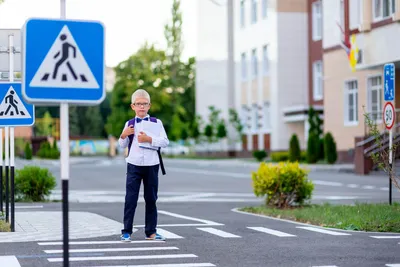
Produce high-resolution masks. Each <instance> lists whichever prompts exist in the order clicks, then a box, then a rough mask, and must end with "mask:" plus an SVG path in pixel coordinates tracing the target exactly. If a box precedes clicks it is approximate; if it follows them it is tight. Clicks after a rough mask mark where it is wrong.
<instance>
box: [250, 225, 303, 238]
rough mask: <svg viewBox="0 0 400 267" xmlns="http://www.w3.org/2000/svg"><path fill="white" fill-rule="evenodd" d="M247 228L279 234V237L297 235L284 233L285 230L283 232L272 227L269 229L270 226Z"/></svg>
mask: <svg viewBox="0 0 400 267" xmlns="http://www.w3.org/2000/svg"><path fill="white" fill-rule="evenodd" d="M247 228H249V229H252V230H255V231H259V232H263V233H266V234H270V235H275V236H279V237H294V236H296V235H292V234H288V233H284V232H281V231H277V230H272V229H269V228H266V227H247Z"/></svg>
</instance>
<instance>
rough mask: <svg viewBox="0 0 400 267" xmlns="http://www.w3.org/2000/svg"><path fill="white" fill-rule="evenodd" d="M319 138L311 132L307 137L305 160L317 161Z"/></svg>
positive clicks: (309, 161)
mask: <svg viewBox="0 0 400 267" xmlns="http://www.w3.org/2000/svg"><path fill="white" fill-rule="evenodd" d="M319 145H320V144H319V138H318V136H316V135H315V134H313V133H311V134H310V135H309V137H308V142H307V162H308V163H316V162H317V161H318V152H319V148H318V147H319Z"/></svg>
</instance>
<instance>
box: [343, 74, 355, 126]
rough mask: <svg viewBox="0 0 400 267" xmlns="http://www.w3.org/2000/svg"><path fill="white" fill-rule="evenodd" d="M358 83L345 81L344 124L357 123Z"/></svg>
mask: <svg viewBox="0 0 400 267" xmlns="http://www.w3.org/2000/svg"><path fill="white" fill-rule="evenodd" d="M357 107H358V83H357V81H348V82H346V83H345V110H344V114H345V124H357V123H358V110H357Z"/></svg>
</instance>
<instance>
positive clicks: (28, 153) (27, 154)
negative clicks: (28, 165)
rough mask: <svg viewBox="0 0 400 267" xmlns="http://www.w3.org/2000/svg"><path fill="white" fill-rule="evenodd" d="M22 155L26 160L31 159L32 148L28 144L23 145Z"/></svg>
mask: <svg viewBox="0 0 400 267" xmlns="http://www.w3.org/2000/svg"><path fill="white" fill-rule="evenodd" d="M24 154H25V158H26V159H32V148H31V144H30V143H25V149H24Z"/></svg>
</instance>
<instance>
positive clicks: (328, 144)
mask: <svg viewBox="0 0 400 267" xmlns="http://www.w3.org/2000/svg"><path fill="white" fill-rule="evenodd" d="M324 145H325V147H324V151H325V160H326V162H328V163H329V164H333V163H335V162H336V160H337V150H336V142H335V140H334V139H333V136H332V134H331V133H330V132H328V133H326V135H325V138H324Z"/></svg>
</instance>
